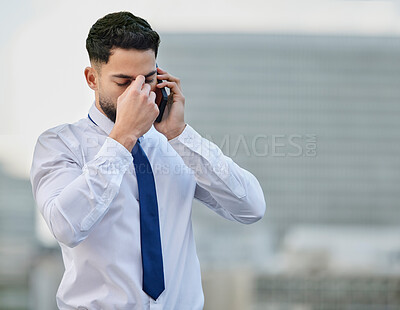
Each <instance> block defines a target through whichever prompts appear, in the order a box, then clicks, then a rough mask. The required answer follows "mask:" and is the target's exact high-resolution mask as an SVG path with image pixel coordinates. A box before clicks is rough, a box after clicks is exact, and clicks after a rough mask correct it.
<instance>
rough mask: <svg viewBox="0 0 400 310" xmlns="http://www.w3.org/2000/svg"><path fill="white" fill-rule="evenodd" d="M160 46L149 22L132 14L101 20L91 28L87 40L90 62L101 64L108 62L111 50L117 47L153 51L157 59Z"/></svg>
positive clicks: (117, 14) (109, 15) (116, 14)
mask: <svg viewBox="0 0 400 310" xmlns="http://www.w3.org/2000/svg"><path fill="white" fill-rule="evenodd" d="M159 45H160V36H159V35H158V33H157V32H155V31H154V30H153V29H151V26H150V25H149V23H148V22H147V21H145V20H144V19H143V18H140V17H138V16H135V15H133V14H132V13H130V12H117V13H110V14H107V15H106V16H104V17H102V18H100V19H99V20H97V21H96V23H95V24H94V25H93V26H92V28H90V31H89V34H88V37H87V39H86V49H87V51H88V53H89V58H90V60H91V61H94V62H101V63H107V62H108V59H109V57H110V54H111V50H112V49H113V48H116V47H120V48H124V49H131V48H133V49H137V50H148V49H152V50H153V51H154V53H155V55H156V57H157V52H158V46H159Z"/></svg>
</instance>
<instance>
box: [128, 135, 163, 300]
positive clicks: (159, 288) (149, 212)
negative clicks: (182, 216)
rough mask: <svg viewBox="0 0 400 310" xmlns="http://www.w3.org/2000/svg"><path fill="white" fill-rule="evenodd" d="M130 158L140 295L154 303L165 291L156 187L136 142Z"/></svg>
mask: <svg viewBox="0 0 400 310" xmlns="http://www.w3.org/2000/svg"><path fill="white" fill-rule="evenodd" d="M132 155H133V164H134V166H135V171H136V178H137V183H138V188H139V205H140V242H141V250H142V266H143V291H144V292H145V293H146V294H148V295H149V296H150V297H152V298H153V299H154V300H156V299H157V298H158V296H160V294H161V293H162V292H163V291H164V289H165V285H164V271H163V258H162V250H161V237H160V224H159V217H158V204H157V194H156V186H155V183H154V176H153V171H152V169H151V165H150V162H149V160H148V158H147V156H146V153H145V152H144V151H143V148H142V146H141V145H140V142H139V140H137V142H136V144H135V146H134V147H133V149H132Z"/></svg>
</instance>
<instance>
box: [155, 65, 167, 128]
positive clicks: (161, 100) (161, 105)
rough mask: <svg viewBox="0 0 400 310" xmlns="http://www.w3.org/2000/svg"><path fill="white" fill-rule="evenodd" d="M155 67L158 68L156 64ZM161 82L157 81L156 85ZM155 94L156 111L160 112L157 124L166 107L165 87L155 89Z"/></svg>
mask: <svg viewBox="0 0 400 310" xmlns="http://www.w3.org/2000/svg"><path fill="white" fill-rule="evenodd" d="M156 67H157V68H158V65H157V64H156ZM161 82H162V81H160V80H157V83H158V84H159V83H161ZM155 93H156V104H157V105H158V109H159V110H160V112H159V113H158V116H157V118H156V122H157V123H159V122H161V120H162V117H163V114H164V110H165V107H166V106H167V102H168V94H167V91H166V90H165V87H163V88H157V89H156V91H155Z"/></svg>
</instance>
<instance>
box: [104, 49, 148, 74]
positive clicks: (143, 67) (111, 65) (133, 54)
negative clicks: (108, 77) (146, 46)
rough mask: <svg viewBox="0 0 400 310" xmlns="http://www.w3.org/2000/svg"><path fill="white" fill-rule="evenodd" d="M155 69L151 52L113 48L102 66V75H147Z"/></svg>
mask: <svg viewBox="0 0 400 310" xmlns="http://www.w3.org/2000/svg"><path fill="white" fill-rule="evenodd" d="M155 67H156V57H155V53H154V51H153V50H151V49H150V50H144V51H143V50H136V49H122V48H115V49H113V50H111V55H110V57H109V60H108V63H107V64H103V65H102V70H101V71H102V73H103V74H104V73H105V74H120V73H124V74H127V75H139V74H147V73H149V72H150V71H152V70H154V69H155Z"/></svg>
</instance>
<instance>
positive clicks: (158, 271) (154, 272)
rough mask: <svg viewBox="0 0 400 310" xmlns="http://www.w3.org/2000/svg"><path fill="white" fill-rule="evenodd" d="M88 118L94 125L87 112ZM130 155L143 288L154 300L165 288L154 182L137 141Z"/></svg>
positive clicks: (149, 167)
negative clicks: (135, 183)
mask: <svg viewBox="0 0 400 310" xmlns="http://www.w3.org/2000/svg"><path fill="white" fill-rule="evenodd" d="M88 117H89V119H90V120H91V121H92V122H93V123H94V124H95V125H96V126H98V125H97V124H96V123H95V122H94V120H93V119H92V118H91V117H90V115H89V114H88ZM132 156H133V165H134V166H135V171H136V178H137V183H138V189H139V205H140V211H139V212H140V242H141V250H142V267H143V291H144V292H145V293H146V294H148V295H149V296H150V297H151V298H153V299H154V300H156V299H157V298H158V296H160V294H161V293H162V292H163V291H164V289H165V285H164V268H163V258H162V250H161V237H160V223H159V219H158V204H157V194H156V185H155V183H154V176H153V171H152V169H151V165H150V162H149V160H148V158H147V156H146V153H145V152H144V151H143V149H142V146H141V145H140V142H139V140H137V142H136V144H135V146H134V147H133V149H132Z"/></svg>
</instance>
